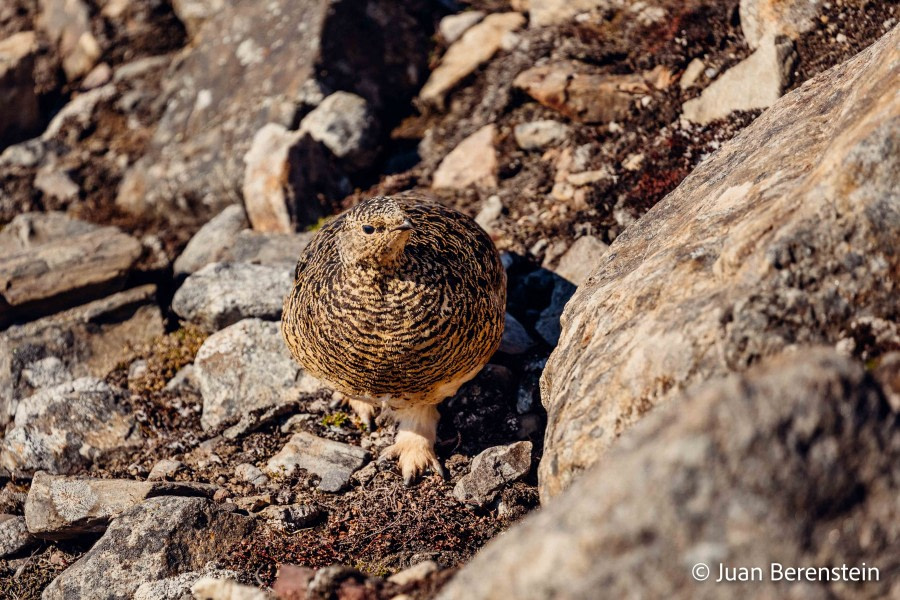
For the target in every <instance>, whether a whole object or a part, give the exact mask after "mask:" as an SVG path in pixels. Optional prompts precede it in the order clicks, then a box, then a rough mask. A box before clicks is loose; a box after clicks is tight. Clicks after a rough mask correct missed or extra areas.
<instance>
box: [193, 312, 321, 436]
mask: <svg viewBox="0 0 900 600" xmlns="http://www.w3.org/2000/svg"><path fill="white" fill-rule="evenodd" d="M194 367H195V370H196V376H197V381H198V383H199V385H200V394H201V395H202V396H203V416H202V417H201V419H200V422H201V425H202V426H203V429H204V430H206V431H209V430H211V429H215V428H217V427H220V426H222V425H224V424H226V423H228V422H231V421H235V420H237V419H238V418H240V417H241V415H242V414H244V413H249V412H251V411H254V410H259V409H264V408H268V407H274V406H278V405H280V404H287V403H290V402H292V401H293V400H294V398H295V397H296V395H297V394H298V393H301V392H306V393H311V392H314V391H315V390H317V389H318V388H319V385H320V384H319V383H318V382H317V381H316V380H315V379H313V378H312V377H311V376H309V375H307V374H306V373H305V372H304V371H303V370H302V369H301V368H300V367H299V365H297V363H295V362H294V360H293V358H291V355H290V353H288V350H287V347H286V346H285V344H284V341H283V340H282V339H281V332H280V331H279V324H278V323H273V322H270V321H261V320H259V319H244V320H243V321H240V322H238V323H236V324H234V325H231V326H230V327H226V328H225V329H223V330H222V331H219V332H217V333H214V334H213V335H211V336H209V338H207V339H206V341H205V342H203V345H202V346H201V347H200V350H199V351H198V352H197V359H196V360H195V361H194Z"/></svg>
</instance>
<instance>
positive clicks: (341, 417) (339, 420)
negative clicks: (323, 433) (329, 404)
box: [322, 411, 350, 429]
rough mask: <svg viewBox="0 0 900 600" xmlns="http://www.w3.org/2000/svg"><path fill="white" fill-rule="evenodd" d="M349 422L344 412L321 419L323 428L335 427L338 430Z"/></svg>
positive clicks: (348, 417) (348, 416)
mask: <svg viewBox="0 0 900 600" xmlns="http://www.w3.org/2000/svg"><path fill="white" fill-rule="evenodd" d="M349 421H350V415H348V414H347V413H345V412H341V411H338V412H336V413H331V414H330V415H325V416H324V417H322V425H323V426H325V427H337V428H338V429H340V428H341V427H343V426H345V425H346V424H347V423H348V422H349Z"/></svg>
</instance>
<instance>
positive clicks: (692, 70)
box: [678, 58, 706, 90]
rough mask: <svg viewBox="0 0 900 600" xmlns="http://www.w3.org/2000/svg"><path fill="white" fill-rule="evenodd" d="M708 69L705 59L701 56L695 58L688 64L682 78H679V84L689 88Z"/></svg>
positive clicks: (683, 87)
mask: <svg viewBox="0 0 900 600" xmlns="http://www.w3.org/2000/svg"><path fill="white" fill-rule="evenodd" d="M705 69H706V65H705V64H703V61H702V60H700V59H699V58H695V59H693V60H692V61H691V62H689V63H688V66H687V67H685V69H684V73H682V74H681V79H679V80H678V86H679V87H680V88H681V89H683V90H686V89H689V88H690V87H691V86H693V85H694V84H695V83H696V82H697V79H699V78H700V75H701V74H702V73H703V71H704V70H705Z"/></svg>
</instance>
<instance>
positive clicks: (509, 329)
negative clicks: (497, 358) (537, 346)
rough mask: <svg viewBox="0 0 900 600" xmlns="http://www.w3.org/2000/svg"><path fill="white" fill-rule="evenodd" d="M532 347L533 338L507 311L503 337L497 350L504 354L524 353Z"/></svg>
mask: <svg viewBox="0 0 900 600" xmlns="http://www.w3.org/2000/svg"><path fill="white" fill-rule="evenodd" d="M533 347H534V340H533V339H531V336H530V335H528V332H527V331H525V327H524V326H523V325H522V324H521V323H519V321H518V320H517V319H516V318H515V317H514V316H512V315H511V314H509V313H506V320H505V322H504V325H503V337H502V338H500V348H498V350H499V351H500V352H503V353H504V354H524V353H526V352H528V351H529V350H530V349H531V348H533Z"/></svg>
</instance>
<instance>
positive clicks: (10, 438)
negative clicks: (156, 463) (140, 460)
mask: <svg viewBox="0 0 900 600" xmlns="http://www.w3.org/2000/svg"><path fill="white" fill-rule="evenodd" d="M124 397H125V392H124V391H122V390H120V389H117V388H114V387H111V386H109V385H108V384H106V383H105V382H103V381H100V380H99V379H95V378H93V377H83V378H81V379H76V380H75V381H71V382H67V383H63V384H61V385H58V386H56V387H51V388H45V389H42V390H40V391H38V392H37V393H35V394H34V395H32V396H29V397H28V398H25V399H23V400H21V401H20V402H19V405H18V408H17V409H16V415H15V420H14V421H13V427H12V429H10V430H9V431H8V432H7V434H6V437H5V438H4V439H3V440H2V442H0V467H4V468H6V469H7V470H9V472H10V473H13V474H14V475H16V476H22V477H26V476H30V475H31V474H32V473H34V472H35V471H38V470H44V471H48V472H50V473H59V474H65V473H69V472H72V471H74V470H76V469H80V468H84V467H86V466H88V465H89V464H90V463H91V462H92V460H93V459H95V458H97V457H99V456H101V455H103V454H104V453H106V452H109V451H112V450H120V449H127V448H129V447H134V446H137V445H140V443H141V437H140V433H139V432H138V431H137V429H136V428H135V423H134V416H133V415H132V413H131V411H130V409H129V408H128V407H127V406H126V405H125V402H124Z"/></svg>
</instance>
